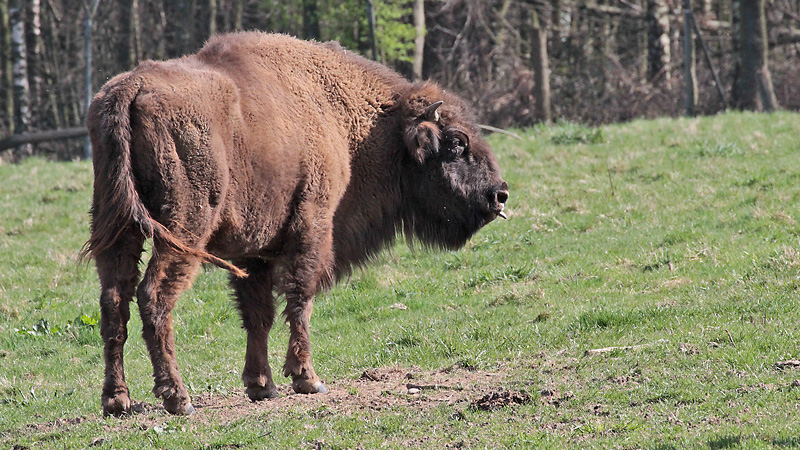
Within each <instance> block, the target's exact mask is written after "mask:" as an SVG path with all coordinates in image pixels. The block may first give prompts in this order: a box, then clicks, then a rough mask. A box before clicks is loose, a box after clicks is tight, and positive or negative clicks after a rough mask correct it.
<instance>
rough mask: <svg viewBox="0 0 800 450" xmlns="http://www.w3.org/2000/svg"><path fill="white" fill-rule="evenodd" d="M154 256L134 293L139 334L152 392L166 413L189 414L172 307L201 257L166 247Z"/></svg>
mask: <svg viewBox="0 0 800 450" xmlns="http://www.w3.org/2000/svg"><path fill="white" fill-rule="evenodd" d="M156 247H159V246H158V245H157V246H156ZM153 255H154V256H153V257H152V258H151V259H150V262H149V263H148V265H147V270H146V271H145V274H144V279H143V280H142V282H141V283H140V284H139V288H138V290H137V292H136V297H137V300H138V304H139V315H140V316H141V318H142V336H143V337H144V341H145V343H146V345H147V350H148V352H149V353H150V360H151V362H152V364H153V380H154V381H155V386H154V387H153V394H154V395H155V396H156V397H161V398H162V399H163V403H164V409H166V410H167V411H168V412H170V413H172V414H178V415H189V414H192V413H194V407H193V406H192V403H191V400H190V398H189V392H188V391H187V390H186V387H185V386H184V384H183V379H182V378H181V374H180V371H179V370H178V361H177V358H176V354H175V332H174V330H173V327H172V309H173V308H174V306H175V303H176V302H177V300H178V297H179V296H180V294H181V293H182V292H183V291H184V290H185V289H186V288H188V287H189V286H190V285H191V283H192V281H193V280H194V277H195V276H196V274H197V270H198V268H199V267H200V260H199V259H198V258H195V257H190V256H183V255H176V254H174V253H172V252H170V251H168V249H166V248H156V249H155V251H154V252H153Z"/></svg>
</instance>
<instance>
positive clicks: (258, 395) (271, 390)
mask: <svg viewBox="0 0 800 450" xmlns="http://www.w3.org/2000/svg"><path fill="white" fill-rule="evenodd" d="M245 392H246V393H247V396H248V397H250V400H252V401H254V402H257V401H260V400H264V399H265V398H278V397H279V395H278V389H276V388H275V386H249V387H248V388H247V389H245Z"/></svg>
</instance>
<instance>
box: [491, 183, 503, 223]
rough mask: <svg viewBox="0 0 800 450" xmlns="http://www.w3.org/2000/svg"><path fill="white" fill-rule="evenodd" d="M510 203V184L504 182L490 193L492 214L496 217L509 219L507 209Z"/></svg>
mask: <svg viewBox="0 0 800 450" xmlns="http://www.w3.org/2000/svg"><path fill="white" fill-rule="evenodd" d="M507 201H508V184H506V182H505V181H503V182H502V183H501V184H500V185H499V186H497V187H496V188H494V189H492V191H491V192H490V193H489V208H490V209H491V211H492V214H494V216H493V217H492V219H494V218H495V217H502V218H503V219H508V216H506V213H505V209H506V202H507Z"/></svg>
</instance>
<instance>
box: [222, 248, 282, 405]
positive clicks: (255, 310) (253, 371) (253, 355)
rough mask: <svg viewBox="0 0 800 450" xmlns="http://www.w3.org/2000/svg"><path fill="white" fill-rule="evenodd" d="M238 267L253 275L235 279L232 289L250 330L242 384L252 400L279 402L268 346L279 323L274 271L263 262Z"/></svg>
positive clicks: (254, 261)
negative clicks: (273, 330)
mask: <svg viewBox="0 0 800 450" xmlns="http://www.w3.org/2000/svg"><path fill="white" fill-rule="evenodd" d="M236 264H237V265H238V266H239V267H243V268H245V270H247V273H248V274H249V276H248V277H247V278H239V277H236V276H231V286H233V290H234V292H235V293H236V300H237V301H238V303H239V311H240V312H241V314H242V326H244V329H245V330H247V351H246V353H245V361H244V370H243V371H242V382H244V386H245V388H246V392H247V396H248V397H250V400H253V401H258V400H263V399H265V398H275V397H277V396H278V390H277V389H276V388H275V382H274V381H273V380H272V370H271V369H270V367H269V357H268V345H267V344H268V339H269V330H270V329H271V328H272V323H273V321H274V320H275V303H274V301H273V298H272V267H271V266H270V265H269V264H268V263H266V262H263V261H259V260H248V261H237V262H236Z"/></svg>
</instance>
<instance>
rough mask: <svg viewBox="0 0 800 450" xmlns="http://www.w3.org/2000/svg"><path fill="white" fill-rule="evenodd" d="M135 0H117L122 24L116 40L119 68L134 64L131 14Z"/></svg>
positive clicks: (133, 12)
mask: <svg viewBox="0 0 800 450" xmlns="http://www.w3.org/2000/svg"><path fill="white" fill-rule="evenodd" d="M135 2H136V0H119V1H118V3H117V5H118V6H119V12H120V17H121V18H122V24H121V26H119V28H118V30H119V32H118V37H119V41H118V42H117V52H116V53H117V66H118V67H119V69H120V70H128V69H130V68H131V67H133V65H134V64H135V61H136V56H135V55H134V46H135V44H133V16H134V15H135V14H136V13H135V10H134V4H135Z"/></svg>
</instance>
